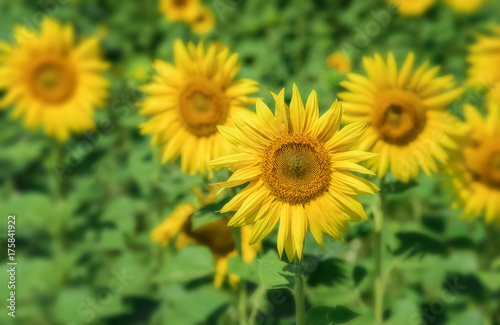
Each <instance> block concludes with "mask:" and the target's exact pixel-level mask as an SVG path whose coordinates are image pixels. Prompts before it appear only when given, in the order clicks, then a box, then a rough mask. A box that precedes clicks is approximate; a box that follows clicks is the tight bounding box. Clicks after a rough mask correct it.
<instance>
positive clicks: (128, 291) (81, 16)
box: [0, 0, 500, 325]
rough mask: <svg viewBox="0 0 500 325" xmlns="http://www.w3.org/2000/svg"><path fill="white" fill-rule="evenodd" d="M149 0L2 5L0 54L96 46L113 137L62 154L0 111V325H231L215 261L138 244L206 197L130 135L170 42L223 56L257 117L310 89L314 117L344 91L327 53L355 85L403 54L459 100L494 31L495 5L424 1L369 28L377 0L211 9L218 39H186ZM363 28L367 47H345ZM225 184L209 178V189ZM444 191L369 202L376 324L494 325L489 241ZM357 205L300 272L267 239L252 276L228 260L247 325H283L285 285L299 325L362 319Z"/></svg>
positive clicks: (496, 301) (201, 219)
mask: <svg viewBox="0 0 500 325" xmlns="http://www.w3.org/2000/svg"><path fill="white" fill-rule="evenodd" d="M157 2H158V1H157V0H145V1H114V0H86V1H60V0H57V1H56V0H48V1H28V0H21V1H2V2H0V17H1V19H0V40H1V41H6V42H11V41H12V39H13V33H12V31H13V28H14V26H15V25H17V24H25V25H28V26H30V27H32V28H37V27H38V25H39V21H40V19H41V18H42V16H47V15H49V16H51V17H53V18H54V19H57V20H60V21H63V22H71V23H72V24H74V26H75V30H76V32H77V34H78V35H80V36H85V35H91V34H94V33H97V32H98V33H100V34H101V35H102V48H103V55H104V57H105V58H106V60H107V61H109V62H110V63H111V65H112V67H111V69H110V70H109V72H107V74H106V77H107V78H108V79H109V80H110V82H111V84H112V87H111V89H110V92H111V93H110V96H109V98H108V101H107V104H106V107H105V108H104V109H102V110H99V111H98V112H97V113H96V116H95V120H96V122H97V123H98V124H99V122H103V121H108V120H109V121H111V123H112V128H110V130H111V131H109V132H97V133H92V134H83V135H75V136H74V137H73V138H72V139H71V140H70V141H69V142H68V143H66V144H60V143H56V142H55V141H53V140H50V139H47V138H46V137H45V136H44V135H43V133H42V131H40V130H35V131H28V130H26V129H24V128H23V127H22V121H13V120H12V119H11V118H10V117H9V116H10V114H11V112H12V109H11V108H9V109H7V110H2V111H0V129H1V132H0V147H1V148H0V215H1V216H2V218H3V219H2V220H3V221H2V222H1V225H0V246H1V249H2V251H3V252H5V249H6V246H7V237H6V233H7V232H6V227H7V223H6V222H4V221H5V217H6V216H7V215H8V214H16V216H17V218H16V260H17V262H18V266H19V267H18V272H17V274H16V276H17V278H16V281H17V283H18V284H19V285H18V286H16V299H17V306H18V314H17V317H16V319H15V320H14V319H12V318H11V317H9V316H7V314H6V312H5V311H6V310H5V308H3V309H2V312H1V313H0V323H1V324H5V325H10V324H16V325H17V324H28V325H31V324H37V325H54V324H64V325H70V324H71V325H74V324H96V325H117V324H120V325H122V324H126V325H139V324H141V325H142V324H147V325H158V324H182V325H190V324H193V325H194V324H224V325H226V324H227V325H232V324H239V319H238V316H237V314H238V313H237V306H236V305H237V300H238V298H237V293H236V292H235V290H234V289H232V287H231V286H230V285H229V284H228V283H227V282H226V283H225V285H224V286H223V288H222V289H220V290H218V289H215V288H214V286H213V275H214V272H215V266H214V257H213V255H212V253H211V252H210V251H209V250H208V249H207V248H205V247H200V246H195V245H192V246H188V247H186V248H184V249H182V250H180V251H176V250H175V249H174V246H175V242H174V241H172V242H171V243H170V244H169V246H168V247H166V248H164V247H162V246H161V245H160V244H157V243H154V242H152V240H151V239H150V236H149V233H150V231H151V230H152V229H154V228H155V227H156V226H157V225H159V224H160V223H161V222H162V221H163V220H164V219H165V218H166V217H167V216H168V215H169V214H170V213H171V212H172V211H173V210H174V209H175V207H176V206H178V205H179V204H182V203H194V204H197V203H196V202H197V200H196V196H195V195H194V193H193V191H192V188H193V187H197V188H199V189H201V190H203V191H206V186H207V180H206V179H204V178H202V177H200V176H189V175H185V174H182V173H181V170H180V164H179V163H178V162H177V163H166V164H164V165H162V164H161V162H160V157H158V150H157V149H155V148H151V146H150V138H149V137H147V136H143V135H141V134H140V133H139V129H138V125H139V124H140V123H142V122H144V121H145V118H144V117H142V116H139V115H138V114H137V112H138V108H137V106H136V103H137V102H138V101H140V100H141V98H142V96H143V95H142V93H141V91H140V87H141V86H142V85H144V84H145V83H146V81H147V80H148V79H149V77H150V76H151V74H153V72H152V69H151V64H152V62H153V61H154V60H155V59H157V58H160V59H163V60H165V61H168V62H171V61H172V60H173V53H172V52H173V50H172V44H173V41H174V40H175V39H177V38H181V39H183V40H184V41H189V40H192V41H195V42H197V41H198V40H201V39H203V40H204V41H205V42H210V41H219V42H222V43H225V44H227V45H228V46H229V47H230V48H231V50H232V51H235V52H237V53H238V55H239V60H240V62H241V71H240V73H239V76H240V77H242V78H251V79H255V80H257V81H258V82H259V85H260V92H259V93H258V94H257V96H258V97H261V98H262V99H263V100H264V101H265V102H266V103H268V104H269V105H270V106H271V107H272V106H273V105H272V96H271V95H270V93H269V92H270V91H273V92H277V91H279V90H281V89H282V88H283V87H286V88H287V92H286V97H287V100H289V99H290V96H291V91H290V89H291V84H292V83H293V82H295V83H297V84H298V86H299V88H300V89H301V92H302V94H303V96H305V95H306V94H307V93H308V92H309V91H310V90H312V89H315V90H316V91H317V93H318V98H319V104H320V110H321V111H322V112H324V111H326V110H327V109H328V107H329V106H330V105H331V103H332V102H333V100H334V99H335V98H336V97H337V93H338V92H339V91H342V88H341V87H340V86H339V85H338V83H339V81H341V80H344V79H345V76H343V75H342V74H340V73H339V72H337V71H334V70H333V69H329V68H328V67H327V64H326V58H327V56H328V55H329V54H330V53H332V52H335V51H338V50H342V49H348V50H349V51H350V54H351V58H352V65H353V71H354V72H362V64H361V61H362V57H363V56H364V55H372V54H373V53H375V52H380V53H381V54H383V55H385V54H386V53H387V52H388V51H393V52H394V53H395V56H396V58H397V60H398V62H401V60H402V59H403V58H404V57H405V56H406V54H407V52H408V51H410V50H412V51H414V52H415V53H416V54H417V56H416V63H417V64H420V63H423V62H424V61H425V60H430V62H431V64H432V65H440V66H441V72H440V73H441V74H442V75H444V74H449V73H451V74H454V75H455V79H456V81H457V83H458V84H460V85H463V84H464V81H465V79H466V75H467V73H466V71H467V62H466V60H465V56H466V54H467V47H468V46H469V45H470V44H471V43H472V42H473V41H474V37H475V34H477V33H479V32H483V31H485V30H486V29H487V27H488V25H489V24H490V23H491V22H495V21H496V22H497V23H498V12H500V2H498V1H488V2H487V3H486V4H485V5H484V7H483V8H482V9H481V10H479V11H478V12H476V13H474V14H472V15H463V14H457V13H454V12H452V11H451V9H449V8H447V7H446V6H445V5H444V4H443V3H442V1H437V4H436V6H435V7H433V8H432V9H431V10H430V11H429V12H428V13H427V14H426V15H425V16H423V17H415V18H405V17H401V16H399V15H396V14H392V13H391V14H390V16H389V21H388V23H387V24H385V23H384V24H383V23H380V22H379V21H378V20H377V18H376V16H374V15H377V14H380V13H381V12H382V11H386V12H387V10H388V7H387V4H386V1H382V0H366V1H365V0H363V1H361V0H360V1H348V0H342V1H326V0H315V1H302V0H291V1H264V0H252V1H249V0H246V1H245V0H238V1H236V0H215V1H204V3H205V4H206V5H207V6H208V7H209V8H210V9H211V10H212V11H214V13H215V17H216V20H217V26H216V29H215V30H214V32H212V33H211V34H208V35H206V36H204V37H200V36H198V35H194V34H192V33H191V31H190V29H189V28H188V27H187V26H186V25H185V24H183V23H175V22H168V21H166V20H165V18H164V17H163V16H162V15H161V13H160V12H159V11H158V3H157ZM370 26H372V27H370ZM373 26H375V27H377V26H378V27H379V29H378V32H377V33H375V35H373V37H368V42H367V44H359V43H358V42H357V41H358V40H359V39H360V37H361V36H360V35H361V34H366V31H367V29H370V28H373ZM137 71H139V72H140V71H143V72H145V73H144V75H143V76H141V74H140V73H139V74H137ZM3 95H4V94H2V93H0V98H3ZM483 95H484V94H482V93H478V92H477V91H476V90H473V89H469V90H467V92H466V94H465V95H464V98H463V99H462V100H461V101H459V102H457V103H456V104H455V105H453V107H450V108H449V109H450V111H451V112H453V113H455V114H457V115H459V116H460V115H462V112H461V106H462V104H463V103H464V102H472V103H474V104H478V105H480V104H482V103H483V102H484V96H483ZM252 109H253V108H252ZM86 143H89V144H90V148H91V149H90V150H88V151H86V150H85V144H86ZM227 175H228V172H227V171H220V172H217V173H216V174H215V175H214V178H213V179H212V180H211V181H210V182H217V181H221V180H223V179H227ZM441 184H442V180H441V179H439V178H436V177H427V176H423V175H422V176H420V177H419V178H418V179H417V180H415V181H412V182H410V183H408V184H405V183H401V182H397V181H394V180H391V179H388V180H387V182H386V186H385V187H384V188H383V192H384V195H386V201H385V202H384V205H385V211H387V215H386V216H385V227H384V230H383V238H384V243H385V245H386V246H385V247H384V251H383V259H382V269H383V273H384V276H385V279H386V293H385V298H386V304H385V305H386V308H385V310H384V314H385V316H386V321H387V324H398V325H399V324H421V323H424V322H426V323H427V324H433V325H437V324H451V325H482V324H499V323H500V312H499V310H500V298H499V295H498V292H499V290H500V257H499V253H498V247H500V236H499V231H498V227H496V226H495V225H484V224H483V222H482V220H478V221H464V220H461V219H460V211H454V210H451V209H450V199H449V198H448V194H449V190H448V189H446V188H443V187H442V185H441ZM228 195H229V194H228ZM360 201H361V202H362V204H363V206H364V207H365V210H366V212H367V215H368V219H369V220H368V221H363V222H361V223H351V228H350V230H349V232H348V233H347V234H345V235H344V238H345V241H343V242H339V241H337V240H334V239H332V238H329V237H327V238H325V249H324V250H322V249H321V248H320V247H319V246H318V245H317V244H316V243H315V241H314V239H313V238H312V236H311V235H310V234H309V235H308V236H307V237H306V244H305V248H304V252H305V256H304V265H306V266H307V267H303V268H297V267H292V266H289V264H288V263H287V262H285V261H280V260H279V257H278V255H277V253H276V231H275V232H273V233H271V234H270V235H269V236H268V237H267V238H266V239H265V240H264V243H263V249H262V251H261V252H259V255H258V257H257V259H255V260H254V261H253V262H252V263H250V264H246V263H245V262H244V261H243V260H242V259H241V257H239V256H235V257H232V258H231V259H230V260H229V265H228V270H229V272H230V273H232V274H235V275H238V276H239V277H240V278H241V280H242V281H243V280H244V281H246V282H247V287H246V289H247V292H248V301H249V309H250V312H249V317H250V318H253V319H254V320H255V322H254V324H269V325H274V324H287V325H288V324H291V323H293V321H294V320H293V308H294V307H293V299H292V295H291V293H290V291H291V290H292V288H293V284H294V276H295V274H296V273H303V274H304V275H305V277H306V283H307V285H306V287H307V290H306V298H307V306H308V309H309V311H308V319H309V324H310V325H314V324H341V323H347V322H349V324H352V325H358V324H363V325H364V324H369V323H370V322H371V321H372V319H373V313H374V311H373V300H374V297H373V296H374V295H373V282H374V258H373V242H372V234H373V215H372V211H373V205H374V202H373V197H372V196H362V197H360ZM225 202H227V200H226V201H224V200H219V201H217V202H215V203H214V204H211V205H208V206H205V207H203V208H201V209H199V210H198V211H197V212H196V214H195V216H194V217H193V228H197V227H200V226H202V225H204V224H206V223H208V222H210V221H213V220H216V219H218V218H221V217H227V215H221V214H219V213H217V212H215V211H219V210H220V209H221V207H222V206H223V204H224V203H225ZM6 258H7V256H6V254H4V253H3V254H2V255H1V257H0V262H1V263H2V265H6V262H7V260H6ZM8 280H9V275H8V273H7V272H5V271H2V272H0V287H1V289H0V296H1V297H0V298H1V299H7V295H8V294H9V292H8V291H9V290H7V289H6V286H5V284H6V283H8ZM267 289H268V290H267ZM2 301H4V302H5V301H6V300H2ZM326 306H335V307H326ZM343 306H345V307H343ZM438 307H439V309H437V308H438ZM358 316H359V317H358Z"/></svg>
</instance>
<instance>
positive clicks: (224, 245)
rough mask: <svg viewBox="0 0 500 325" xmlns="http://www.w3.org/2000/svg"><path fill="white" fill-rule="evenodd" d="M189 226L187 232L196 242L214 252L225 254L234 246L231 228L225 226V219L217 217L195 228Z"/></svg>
mask: <svg viewBox="0 0 500 325" xmlns="http://www.w3.org/2000/svg"><path fill="white" fill-rule="evenodd" d="M190 228H191V227H189V229H188V231H187V234H188V235H189V236H190V237H191V238H193V239H194V240H196V242H197V243H198V244H200V245H203V246H206V247H208V248H209V249H210V250H211V251H212V252H213V253H215V254H219V255H227V254H229V253H231V252H232V251H233V250H234V248H235V245H234V240H233V235H232V234H231V229H230V228H229V227H228V226H227V221H226V220H225V219H218V220H217V221H214V222H211V223H208V224H206V225H203V226H201V227H199V228H197V229H195V230H191V229H190Z"/></svg>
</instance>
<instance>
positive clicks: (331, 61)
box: [326, 52, 351, 74]
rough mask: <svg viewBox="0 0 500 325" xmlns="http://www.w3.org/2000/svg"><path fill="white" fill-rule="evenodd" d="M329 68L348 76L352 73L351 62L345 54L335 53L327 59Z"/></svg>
mask: <svg viewBox="0 0 500 325" xmlns="http://www.w3.org/2000/svg"><path fill="white" fill-rule="evenodd" d="M326 62H327V64H328V66H329V67H330V68H332V69H335V70H337V71H339V72H340V73H343V74H346V73H348V72H350V71H351V60H350V59H349V57H348V56H347V55H346V54H345V53H344V52H335V53H332V54H330V55H329V56H328V58H327V59H326Z"/></svg>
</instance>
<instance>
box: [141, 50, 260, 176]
mask: <svg viewBox="0 0 500 325" xmlns="http://www.w3.org/2000/svg"><path fill="white" fill-rule="evenodd" d="M174 56H175V66H173V65H171V64H169V63H166V62H164V61H162V60H156V61H155V63H154V66H153V67H154V69H155V70H156V72H157V73H158V75H157V76H154V77H153V81H152V82H151V83H150V84H148V85H146V86H144V87H143V90H144V92H145V93H146V94H147V96H146V98H145V99H144V102H142V103H141V104H140V105H141V107H142V109H141V111H140V114H142V115H149V116H151V118H150V119H149V121H147V122H145V123H143V124H142V125H141V128H142V130H141V131H142V133H143V134H153V139H152V145H153V146H157V145H160V146H161V149H160V154H161V155H162V162H166V161H167V160H175V159H176V158H177V157H179V156H181V157H182V162H181V168H182V171H183V172H189V173H190V174H191V175H193V174H194V173H196V172H198V173H200V174H202V175H205V174H206V170H207V167H208V166H207V165H208V162H209V161H210V160H212V159H214V158H217V157H220V156H221V155H225V154H228V153H229V151H230V145H229V143H228V142H227V141H226V140H225V139H224V138H223V137H222V135H221V134H220V133H219V132H218V130H217V125H226V126H231V125H233V120H232V118H231V116H232V115H233V114H234V113H238V112H242V111H243V112H244V111H247V109H246V108H244V107H243V105H245V104H248V103H251V102H253V100H252V99H251V98H249V97H248V95H249V94H252V93H254V92H256V91H257V90H258V88H257V82H255V81H253V80H248V79H240V80H235V77H236V74H237V73H238V71H239V69H240V65H239V64H238V55H237V54H230V53H229V49H228V48H227V47H225V46H221V45H220V44H216V43H212V44H210V45H209V46H208V48H206V49H205V47H204V46H203V44H202V43H200V44H199V45H198V46H195V45H194V44H193V43H189V44H188V46H187V48H186V46H185V45H184V44H183V43H182V41H180V40H177V41H175V44H174ZM211 174H212V170H211V169H209V175H211Z"/></svg>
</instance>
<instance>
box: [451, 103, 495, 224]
mask: <svg viewBox="0 0 500 325" xmlns="http://www.w3.org/2000/svg"><path fill="white" fill-rule="evenodd" d="M464 111H465V117H466V121H467V126H468V128H469V132H470V133H469V134H468V136H467V138H466V140H465V141H463V143H462V146H461V150H460V154H458V155H457V157H456V158H455V159H453V160H452V161H451V162H450V164H449V165H448V166H447V168H446V170H447V172H448V174H449V176H451V177H450V181H449V183H448V186H450V187H452V188H453V189H454V193H455V197H456V198H457V201H456V202H455V204H454V207H455V208H456V207H459V206H461V207H464V213H463V217H465V218H467V217H472V218H477V217H478V216H480V215H482V214H484V216H485V220H486V222H487V223H491V222H493V221H495V222H498V223H500V105H496V104H490V105H489V110H488V115H487V116H486V118H484V117H483V116H482V115H481V113H479V111H478V110H477V109H476V108H475V107H473V106H472V105H468V104H467V105H465V107H464Z"/></svg>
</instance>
